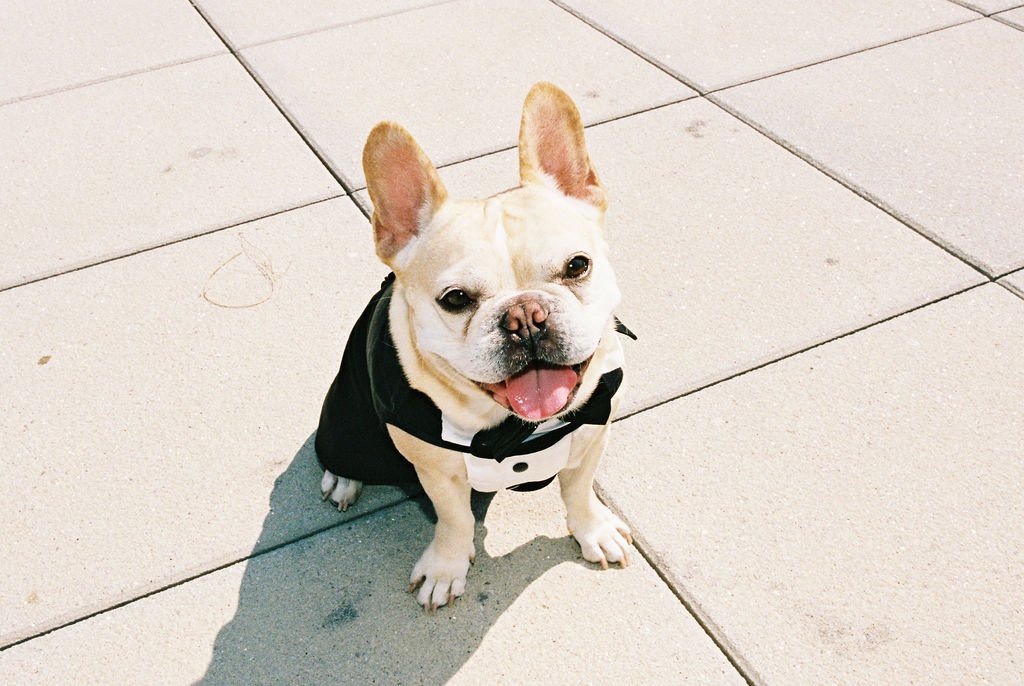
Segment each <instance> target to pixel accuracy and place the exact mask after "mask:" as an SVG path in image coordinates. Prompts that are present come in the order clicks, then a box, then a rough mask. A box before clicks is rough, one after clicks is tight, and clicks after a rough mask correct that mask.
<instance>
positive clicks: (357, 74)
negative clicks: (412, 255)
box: [243, 0, 695, 189]
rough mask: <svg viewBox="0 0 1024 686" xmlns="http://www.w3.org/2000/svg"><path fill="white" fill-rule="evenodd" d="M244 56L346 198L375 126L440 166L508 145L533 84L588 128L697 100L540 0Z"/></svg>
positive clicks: (326, 34)
mask: <svg viewBox="0 0 1024 686" xmlns="http://www.w3.org/2000/svg"><path fill="white" fill-rule="evenodd" d="M387 36H402V40H393V41H392V40H387V39H386V38H384V37H387ZM511 46H514V52H513V51H512V49H511ZM243 56H244V58H245V59H246V60H247V61H248V62H249V63H250V64H251V66H252V68H253V69H254V70H255V72H256V73H257V74H258V75H259V78H260V79H261V80H262V81H263V82H264V83H265V84H266V85H267V86H268V88H269V89H270V90H271V91H272V92H273V93H274V94H275V96H276V97H277V99H278V100H279V102H280V103H281V104H282V106H283V107H284V108H285V109H286V110H287V111H288V112H289V113H290V115H291V116H292V117H293V118H294V119H295V121H297V122H298V126H299V127H300V128H301V130H302V131H304V132H305V133H306V134H307V136H308V137H309V138H310V139H311V140H312V141H313V142H314V144H315V145H316V146H317V148H318V149H319V150H320V152H321V153H322V154H323V156H324V158H325V159H327V160H328V161H329V163H330V164H331V166H332V167H333V169H334V170H335V171H336V172H337V173H338V174H340V175H341V176H342V177H343V178H344V179H345V181H346V183H348V184H349V186H350V187H351V188H354V189H358V188H361V187H363V186H364V185H365V182H364V180H363V171H362V162H361V159H362V147H363V143H364V142H365V140H366V135H367V133H368V132H369V131H370V129H371V128H372V127H373V126H374V124H376V123H377V122H378V121H380V120H382V119H391V120H394V121H398V122H400V123H401V124H402V125H403V126H405V127H406V128H407V129H408V130H409V131H410V132H411V133H412V134H413V136H415V137H416V139H417V140H418V141H419V143H420V145H421V146H423V147H424V149H425V150H427V151H428V152H430V151H434V154H435V156H436V157H435V159H434V161H435V163H438V164H443V163H447V162H454V161H458V160H464V159H467V158H469V157H473V156H476V155H480V154H483V153H487V152H493V151H494V150H499V149H501V148H503V147H507V146H510V145H513V144H514V143H515V142H516V136H517V134H518V129H519V119H520V112H521V109H522V104H523V99H524V98H525V97H526V93H527V92H528V91H529V89H530V86H531V85H533V83H534V82H536V81H552V82H554V83H556V84H558V85H559V86H561V87H562V88H563V89H565V90H566V91H567V92H568V93H569V95H571V96H572V97H573V98H574V99H575V100H576V102H577V104H578V105H579V107H580V111H581V113H582V116H583V118H584V120H585V121H586V122H587V123H593V122H595V121H601V120H606V119H611V118H614V117H618V116H622V115H625V114H629V113H633V112H637V111H639V110H643V109H646V108H649V107H654V106H657V105H663V104H666V103H668V102H673V101H677V100H682V99H684V98H688V97H692V96H693V95H695V94H694V92H693V91H691V90H690V89H689V88H687V87H685V86H683V85H682V84H680V83H679V82H678V81H676V80H675V79H673V78H671V77H670V76H668V75H667V74H665V73H663V72H662V71H661V70H659V69H657V68H655V67H653V66H651V65H650V64H648V63H647V62H646V61H644V60H643V59H641V58H639V57H637V56H636V55H634V54H633V53H631V52H630V51H629V50H626V49H625V48H623V47H622V46H620V45H619V44H617V43H616V42H614V41H612V40H611V39H609V38H607V37H605V36H603V35H601V34H600V33H599V32H597V31H595V30H593V29H591V28H590V27H589V26H587V25H586V24H584V23H583V22H580V21H579V20H577V19H576V18H574V17H573V16H572V15H570V14H569V13H568V12H566V11H564V10H562V9H560V8H558V7H556V6H554V5H552V4H551V3H549V2H546V1H545V0H526V1H524V2H517V3H489V2H483V1H479V0H471V1H468V2H452V3H446V4H444V5H441V6H435V7H428V8H425V9H420V10H416V11H411V12H404V13H401V14H398V15H395V16H390V17H384V18H381V19H376V20H373V21H367V22H361V23H358V24H354V25H350V26H344V27H341V28H337V29H333V30H330V31H321V32H318V33H314V34H309V35H305V36H299V37H297V38H292V39H289V40H284V41H277V42H274V43H269V44H266V45H260V46H257V47H254V48H250V49H247V50H244V51H243ZM595 65H600V69H595V68H594V66H595ZM324 74H329V75H330V78H327V79H325V78H324Z"/></svg>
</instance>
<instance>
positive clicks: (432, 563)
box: [409, 540, 475, 611]
mask: <svg viewBox="0 0 1024 686" xmlns="http://www.w3.org/2000/svg"><path fill="white" fill-rule="evenodd" d="M474 557H475V551H473V550H470V551H469V552H468V553H448V554H446V553H442V552H441V551H440V550H439V549H438V546H437V541H436V540H435V541H431V543H430V545H428V546H427V549H426V550H424V551H423V554H422V555H420V559H419V561H418V562H417V563H416V566H415V567H413V568H412V576H410V577H409V592H410V593H412V592H413V591H415V590H416V589H417V588H418V589H419V593H417V594H416V602H418V603H419V604H420V605H422V606H423V609H424V610H429V611H434V610H436V609H437V608H439V607H441V606H443V605H447V604H449V603H454V602H455V599H456V598H458V597H459V596H461V595H462V593H463V592H464V591H465V590H466V574H467V573H468V572H469V563H470V562H472V561H473V558H474Z"/></svg>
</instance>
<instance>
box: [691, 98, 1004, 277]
mask: <svg viewBox="0 0 1024 686" xmlns="http://www.w3.org/2000/svg"><path fill="white" fill-rule="evenodd" d="M704 99H705V100H707V101H708V102H710V103H711V104H713V105H714V106H716V107H718V108H719V109H720V110H722V111H723V112H725V113H726V114H728V115H730V116H732V117H734V118H736V119H737V120H739V121H740V122H742V123H743V124H746V125H747V126H749V127H750V128H752V129H753V130H754V131H757V132H758V133H759V134H761V135H762V136H764V137H765V138H767V139H768V140H770V141H772V142H773V143H775V144H776V145H778V146H779V147H781V148H782V149H783V150H786V151H788V152H789V153H791V154H792V155H794V156H795V157H796V158H797V159H800V160H802V161H803V162H805V163H807V164H808V165H810V166H811V167H812V168H814V169H817V170H818V171H819V172H821V173H822V174H824V175H825V176H827V177H828V178H830V179H831V180H832V181H835V182H836V183H838V184H839V185H841V186H843V187H844V188H846V189H847V190H849V191H850V192H852V193H853V194H855V195H856V196H858V197H859V198H861V199H862V200H865V201H867V202H868V203H870V204H871V205H874V206H875V207H877V208H878V209H879V210H881V211H882V212H885V213H886V214H887V215H889V216H890V217H892V218H893V219H895V220H896V221H898V222H899V223H900V224H903V225H904V226H905V227H907V228H908V229H910V230H911V231H913V232H914V233H916V234H918V235H919V236H921V237H922V238H924V239H925V240H927V241H928V242H929V243H931V244H933V245H935V246H936V247H938V248H940V249H941V250H943V251H944V252H946V253H947V254H949V255H951V256H952V257H955V258H956V259H957V260H959V261H960V262H963V263H964V264H966V265H967V266H968V267H970V268H971V269H973V270H974V271H976V272H978V273H979V274H981V275H982V276H984V277H985V278H986V279H988V280H989V281H992V280H993V279H994V277H993V275H992V274H990V273H989V272H987V271H986V270H985V269H984V268H982V267H981V266H979V265H977V264H975V263H974V262H973V261H972V260H971V259H970V257H969V256H968V255H966V254H962V253H961V252H960V251H959V250H958V249H957V247H956V246H955V245H953V244H952V243H946V241H944V240H942V239H941V238H940V237H938V236H935V235H932V234H931V233H929V232H928V231H926V230H925V229H924V228H923V227H920V226H918V225H917V223H916V222H914V221H913V220H912V219H911V218H909V217H906V216H904V215H903V213H901V212H900V211H899V210H897V209H896V208H895V207H892V206H890V205H889V204H888V203H887V202H885V201H884V200H882V199H881V198H878V197H876V196H874V195H873V194H872V193H871V192H870V191H868V190H867V189H866V188H863V187H861V186H859V185H857V184H855V183H854V182H853V181H850V180H849V179H846V178H844V177H843V176H842V175H841V174H839V172H836V171H833V170H832V169H830V168H829V167H827V166H825V164H824V163H823V162H820V161H818V160H817V159H814V158H813V157H811V156H810V155H807V154H805V153H804V152H803V151H801V150H799V149H798V148H797V147H796V145H794V144H792V143H790V142H789V141H787V140H786V139H784V138H782V137H781V136H778V135H775V134H774V133H773V132H771V131H769V130H768V128H767V127H764V126H762V125H760V124H758V123H757V122H755V121H754V120H753V119H751V118H749V117H747V116H746V115H745V114H743V113H742V112H740V111H739V110H737V109H735V108H734V107H732V106H730V105H729V104H727V103H725V102H723V101H722V100H721V99H720V98H717V97H714V96H713V95H709V96H707V97H705V98H704Z"/></svg>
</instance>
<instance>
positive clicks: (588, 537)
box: [558, 424, 633, 569]
mask: <svg viewBox="0 0 1024 686" xmlns="http://www.w3.org/2000/svg"><path fill="white" fill-rule="evenodd" d="M610 428H611V427H610V425H608V424H605V425H604V426H601V427H589V426H588V427H584V428H581V429H578V430H577V431H576V433H575V434H574V435H573V445H572V457H571V458H570V461H569V467H568V468H566V469H563V470H562V471H560V472H559V473H558V484H559V486H560V487H561V489H562V500H563V502H565V511H566V523H567V524H568V526H569V533H571V534H572V535H573V536H574V537H575V538H576V540H577V542H579V544H580V549H581V550H582V552H583V557H584V559H586V560H588V561H589V562H595V563H597V564H599V565H601V566H602V567H603V568H605V569H607V568H608V563H609V562H618V563H619V564H621V565H622V566H623V567H625V566H626V565H628V564H629V546H630V544H632V543H633V538H632V536H631V535H630V532H629V527H627V526H626V525H625V524H624V523H623V522H622V520H621V519H619V518H618V517H617V516H615V514H614V513H613V512H612V511H611V510H609V509H608V508H607V507H605V505H604V504H603V503H602V502H601V501H600V500H598V499H597V495H596V494H595V493H594V473H595V472H596V471H597V464H598V462H599V461H600V460H601V455H602V454H603V453H604V448H605V446H606V445H607V444H608V436H609V433H610V431H609V430H610Z"/></svg>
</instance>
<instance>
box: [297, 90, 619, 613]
mask: <svg viewBox="0 0 1024 686" xmlns="http://www.w3.org/2000/svg"><path fill="white" fill-rule="evenodd" d="M363 169H364V172H365V174H366V183H367V188H368V190H369V193H370V199H371V201H372V202H373V207H374V211H373V218H372V225H373V232H374V242H375V246H376V252H377V255H378V257H379V258H380V259H381V261H383V262H384V264H385V265H387V266H388V267H389V268H390V269H391V270H392V274H391V275H389V277H388V278H387V279H386V280H385V282H384V283H383V284H382V285H381V289H380V291H378V293H377V294H376V295H375V296H374V297H373V298H372V299H371V301H370V303H369V305H368V306H367V307H366V310H365V311H364V312H363V315H362V316H361V317H360V318H359V320H358V321H357V323H356V325H355V326H354V327H353V330H352V332H351V334H350V336H349V341H348V343H347V345H346V349H345V352H344V355H343V358H342V364H341V369H340V371H339V373H338V375H337V377H336V378H335V380H334V383H333V384H332V385H331V388H330V390H329V391H328V394H327V398H326V399H325V401H324V406H323V410H322V412H321V417H320V425H319V428H318V430H317V437H316V452H317V456H318V459H319V461H320V464H321V466H322V467H323V469H324V475H323V479H322V480H321V484H320V489H321V492H322V494H323V497H324V499H327V498H330V500H331V501H333V502H334V503H335V504H337V506H338V507H339V509H342V510H344V509H347V508H348V507H349V506H350V505H352V504H353V503H354V502H355V501H356V499H357V498H358V496H359V493H360V491H361V489H362V486H363V484H364V483H402V482H413V481H418V482H419V483H420V484H421V485H422V487H423V490H424V491H425V492H426V494H427V496H428V497H429V498H430V500H431V502H432V503H433V506H434V509H435V511H436V513H437V525H436V527H435V531H434V537H433V540H432V541H431V542H430V544H429V545H428V546H427V548H426V550H425V551H424V552H423V554H422V556H421V557H420V558H419V561H418V562H417V563H416V564H415V566H414V567H413V570H412V575H411V577H410V587H409V590H410V592H417V589H418V592H417V595H416V599H417V602H418V603H419V604H420V605H422V606H423V607H424V608H425V609H427V610H436V609H437V608H438V607H441V606H443V605H446V604H449V603H453V602H454V601H455V599H456V598H458V597H459V596H461V595H462V593H463V592H464V590H465V587H466V574H467V572H468V570H469V565H470V563H471V562H472V561H473V559H474V556H475V552H476V548H475V544H474V540H473V535H474V525H475V521H474V516H473V513H472V511H471V509H470V493H471V491H472V490H473V489H476V490H479V491H497V490H500V489H503V488H512V489H517V490H531V489H535V488H539V487H542V486H545V485H547V484H548V483H549V482H551V481H552V480H553V479H554V478H555V477H556V476H557V478H558V482H559V486H560V488H561V495H562V499H563V501H564V503H565V508H566V515H567V516H566V520H567V524H568V528H569V531H570V532H571V534H572V535H573V536H574V537H575V538H576V540H577V541H578V542H579V545H580V548H581V551H582V555H583V557H584V558H585V559H586V560H588V561H590V562H593V563H596V564H599V565H601V566H602V567H603V568H607V567H608V565H609V563H618V564H621V565H622V566H626V565H627V564H628V563H629V549H630V546H631V545H632V537H631V535H630V531H629V528H628V527H627V526H626V525H625V524H624V523H623V522H622V520H620V519H619V518H618V517H617V516H616V515H615V514H613V513H612V512H611V511H610V510H609V509H608V508H607V507H605V506H604V505H603V504H602V503H601V502H600V501H599V500H598V498H597V496H596V495H595V493H594V488H593V483H594V472H595V470H596V468H597V464H598V461H599V459H600V457H601V454H602V452H603V451H604V448H605V445H606V444H607V442H608V435H609V429H610V423H611V417H612V416H613V415H614V413H615V410H616V408H617V407H618V404H619V401H620V398H621V388H622V380H623V371H622V362H623V359H622V358H623V353H622V347H621V344H620V341H619V339H618V337H617V332H618V333H625V334H627V335H629V336H631V337H634V338H635V336H632V334H631V332H629V331H628V329H625V327H624V326H623V325H622V324H621V323H620V322H619V321H618V319H617V318H616V317H615V314H614V312H615V308H616V306H617V305H618V304H619V301H620V297H621V296H620V293H619V288H618V286H617V285H616V280H615V273H614V271H613V269H612V266H611V263H610V262H609V258H608V246H607V244H606V242H605V240H604V238H603V223H604V215H605V210H606V207H607V200H606V196H605V192H604V189H603V187H602V186H601V183H600V182H599V180H598V177H597V174H596V173H595V171H594V168H593V167H592V166H591V164H590V158H589V156H588V154H587V150H586V146H585V142H584V135H583V123H582V121H581V119H580V115H579V112H578V110H577V109H576V106H575V104H574V103H573V101H572V99H571V98H570V97H569V96H568V95H566V94H565V93H564V92H563V91H561V90H560V89H558V88H557V87H556V86H554V85H552V84H549V83H538V84H536V85H534V87H533V88H532V89H531V90H530V92H529V94H528V95H527V97H526V101H525V103H524V105H523V112H522V120H521V126H520V132H519V173H520V185H519V186H518V187H516V188H513V189H511V190H508V191H505V192H502V193H499V194H497V195H494V196H491V197H489V198H486V199H483V200H452V199H449V197H448V193H447V191H446V189H445V187H444V185H443V184H442V182H441V179H440V178H439V176H438V174H437V171H436V169H435V168H434V166H433V164H431V162H430V160H429V159H428V158H427V156H426V155H425V154H424V152H423V150H422V149H421V148H420V146H419V145H418V144H417V143H416V142H415V141H414V140H413V138H412V137H411V136H410V135H409V134H408V133H407V132H406V131H405V129H403V128H402V127H401V126H399V125H398V124H395V123H392V122H381V123H380V124H378V125H377V126H376V127H375V128H374V129H373V130H372V132H371V133H370V135H369V137H368V139H367V141H366V146H365V148H364V150H363Z"/></svg>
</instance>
